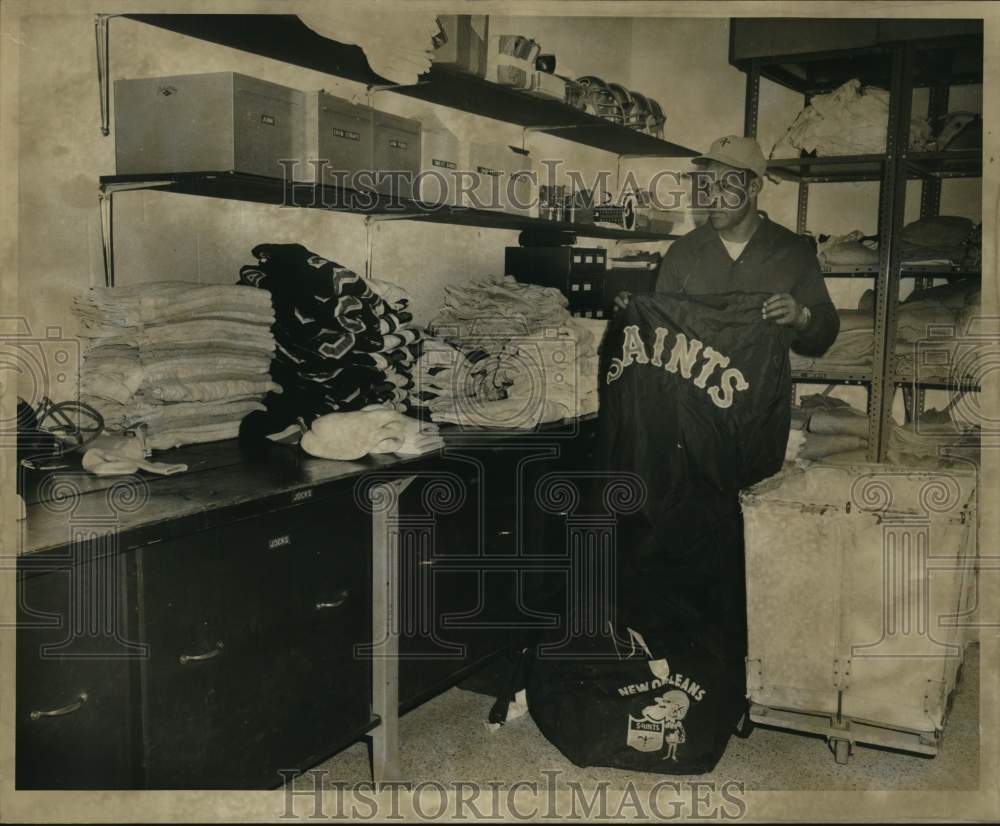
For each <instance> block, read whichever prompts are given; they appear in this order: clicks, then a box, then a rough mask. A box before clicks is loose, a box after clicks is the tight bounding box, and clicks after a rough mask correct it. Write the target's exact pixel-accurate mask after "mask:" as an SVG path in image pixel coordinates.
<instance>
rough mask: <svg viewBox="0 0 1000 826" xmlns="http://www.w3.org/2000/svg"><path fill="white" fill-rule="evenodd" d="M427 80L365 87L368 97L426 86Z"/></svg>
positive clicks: (376, 84) (372, 84) (375, 84)
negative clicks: (378, 93)
mask: <svg viewBox="0 0 1000 826" xmlns="http://www.w3.org/2000/svg"><path fill="white" fill-rule="evenodd" d="M428 83H430V81H429V80H418V81H417V82H416V83H369V84H368V85H367V86H365V92H366V93H367V94H368V95H374V94H375V93H376V92H391V91H392V90H393V89H412V88H413V87H414V86H426V85H427V84H428Z"/></svg>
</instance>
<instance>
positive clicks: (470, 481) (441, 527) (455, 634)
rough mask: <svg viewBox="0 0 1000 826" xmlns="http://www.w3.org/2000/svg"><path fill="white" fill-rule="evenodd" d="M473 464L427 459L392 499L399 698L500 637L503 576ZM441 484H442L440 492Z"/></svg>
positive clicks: (438, 679) (409, 697)
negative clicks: (395, 508)
mask: <svg viewBox="0 0 1000 826" xmlns="http://www.w3.org/2000/svg"><path fill="white" fill-rule="evenodd" d="M478 473H479V469H478V468H477V467H471V466H469V465H467V464H464V463H460V462H442V463H440V464H438V465H435V466H433V467H431V468H428V470H427V471H426V472H424V473H422V474H421V475H420V476H418V477H417V478H416V479H415V480H414V481H413V483H412V484H411V485H410V486H409V487H407V488H406V490H405V491H404V492H403V494H402V496H401V497H400V501H399V520H400V521H399V530H400V539H399V547H400V555H399V564H400V579H399V584H400V589H399V601H400V611H399V616H400V640H399V650H400V665H399V683H400V684H399V697H400V703H401V704H402V705H404V706H407V705H411V704H412V703H414V702H415V701H417V700H418V699H419V698H421V697H423V696H426V695H427V694H430V693H433V692H434V691H435V690H438V689H441V688H444V687H445V686H447V685H448V684H449V683H451V682H453V681H454V678H455V676H456V675H457V674H458V673H459V672H461V671H462V670H463V669H465V668H467V667H468V666H469V665H471V664H473V663H475V662H476V661H478V660H480V659H482V658H483V657H485V656H487V655H489V654H490V653H493V652H494V651H497V650H499V649H500V648H501V647H502V646H503V644H504V640H505V634H506V629H505V628H503V627H502V618H503V615H504V612H505V610H506V605H505V597H504V596H503V595H501V594H500V593H498V588H499V587H502V586H505V585H506V583H507V581H508V579H509V578H508V577H506V576H505V574H504V572H503V571H500V570H498V569H497V566H496V565H495V564H494V562H493V561H491V559H490V557H489V555H488V554H487V553H486V548H487V543H486V542H485V533H484V531H485V521H484V502H483V498H482V494H481V489H482V484H481V480H480V479H479V476H478ZM445 491H448V493H447V494H446V493H445Z"/></svg>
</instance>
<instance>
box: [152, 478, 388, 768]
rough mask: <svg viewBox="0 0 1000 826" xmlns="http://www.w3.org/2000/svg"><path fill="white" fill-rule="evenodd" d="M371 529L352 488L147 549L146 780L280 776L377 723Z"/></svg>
mask: <svg viewBox="0 0 1000 826" xmlns="http://www.w3.org/2000/svg"><path fill="white" fill-rule="evenodd" d="M332 526H336V530H332V529H331V528H332ZM370 535H371V530H370V516H368V515H366V514H364V513H362V512H361V511H359V510H358V509H357V508H356V507H355V506H354V502H353V499H352V498H350V497H348V496H345V497H341V498H338V499H335V500H324V501H319V502H314V503H310V504H306V505H301V506H299V507H295V508H291V509H287V510H283V511H276V512H273V513H269V514H265V515H262V516H260V517H255V518H254V519H251V520H247V521H245V522H239V523H236V524H234V525H231V526H228V527H227V528H225V529H220V530H218V531H207V532H204V533H201V534H197V535H195V536H192V537H188V538H186V539H185V540H183V541H177V542H174V543H170V544H169V545H165V546H162V547H156V548H150V549H143V551H142V554H143V556H142V564H141V567H140V573H141V582H142V594H143V613H144V617H145V631H146V634H147V641H148V643H149V645H150V657H149V659H148V661H147V662H145V663H144V667H143V670H142V690H143V700H144V726H145V731H146V745H147V751H146V764H147V766H146V767H147V775H148V781H147V782H148V785H149V786H151V787H154V788H268V787H273V786H276V785H277V784H278V783H279V782H280V779H281V778H280V776H279V775H278V773H277V772H278V770H279V769H284V768H297V767H300V766H301V765H303V763H304V761H305V759H306V758H308V757H309V756H311V755H316V754H319V755H322V754H324V753H326V752H328V751H330V750H331V749H332V748H335V747H337V746H341V745H345V744H346V743H347V742H350V741H351V740H352V739H355V738H356V737H357V736H359V735H360V733H361V732H363V731H364V730H365V729H366V728H367V725H368V721H369V719H370V704H369V696H370V682H371V677H370V673H371V664H370V661H368V660H362V659H357V658H355V656H354V647H355V645H356V644H358V643H364V642H366V641H368V640H369V639H370V636H371V634H370V628H371V620H370V614H371V598H370V551H369V550H368V549H369V548H370Z"/></svg>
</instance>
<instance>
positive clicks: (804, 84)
mask: <svg viewBox="0 0 1000 826" xmlns="http://www.w3.org/2000/svg"><path fill="white" fill-rule="evenodd" d="M747 22H750V21H747ZM802 22H803V23H805V25H806V26H807V27H813V31H815V28H814V27H815V21H814V20H808V21H802ZM868 22H871V21H868ZM906 22H908V21H895V22H894V23H893V24H892V25H894V26H897V27H898V26H899V25H900V24H905V23H906ZM920 22H921V23H926V22H927V21H920ZM977 22H979V26H978V33H975V32H970V31H969V27H970V26H975V25H976V23H977ZM782 23H784V24H786V25H787V24H789V23H794V21H790V20H784V21H779V25H781V24H782ZM940 24H941V25H939V29H940V31H938V32H935V33H934V34H935V36H934V38H933V39H927V38H926V37H924V38H922V39H918V40H913V41H912V43H913V46H914V53H915V54H914V57H915V59H914V66H913V69H914V71H913V76H912V78H911V83H912V86H913V87H926V86H935V85H939V84H941V83H946V84H948V85H951V86H958V85H964V84H976V83H982V82H983V35H982V22H981V21H974V20H963V21H954V20H943V21H940ZM956 24H957V25H956ZM766 25H767V27H768V29H769V30H770V31H771V32H772V33H773V31H774V21H773V20H769V21H767V23H766ZM834 25H836V24H835V23H834ZM779 36H780V35H779ZM870 36H871V38H872V40H875V39H878V40H879V41H881V42H879V43H870V44H869V45H863V46H856V47H853V48H852V47H850V46H847V44H846V42H843V40H842V39H841V40H839V41H837V43H836V45H837V46H839V47H840V48H836V49H834V50H831V51H811V52H805V51H804V52H803V53H801V54H795V53H788V49H789V48H790V47H785V53H778V52H779V47H775V49H774V52H773V53H771V54H766V55H759V56H756V57H752V58H751V57H742V58H738V59H733V58H732V56H731V58H730V62H731V63H732V64H733V65H734V66H736V67H737V68H738V69H740V70H741V71H743V72H747V73H749V72H750V71H751V69H752V64H753V63H754V62H756V63H757V65H758V66H759V70H760V76H761V77H766V78H767V79H768V80H771V81H773V82H774V83H777V84H779V85H781V86H784V87H786V88H787V89H791V90H793V91H795V92H799V93H801V94H810V95H811V94H821V93H824V92H830V91H832V90H834V89H836V88H837V87H838V86H841V85H842V84H844V83H846V82H847V81H848V80H851V79H854V78H857V79H858V80H860V81H861V82H862V84H864V85H866V86H878V87H880V88H882V89H888V88H889V87H890V86H891V85H892V50H893V41H895V42H901V41H904V40H911V39H912V35H908V34H905V33H902V32H899V31H897V32H895V33H892V32H887V33H885V34H884V35H879V36H877V37H876V36H874V35H873V34H872V35H870ZM845 58H847V59H845Z"/></svg>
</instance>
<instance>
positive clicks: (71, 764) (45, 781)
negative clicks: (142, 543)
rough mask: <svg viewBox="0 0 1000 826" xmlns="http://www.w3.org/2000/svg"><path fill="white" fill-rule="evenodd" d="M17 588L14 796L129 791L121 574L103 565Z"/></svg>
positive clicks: (28, 577)
mask: <svg viewBox="0 0 1000 826" xmlns="http://www.w3.org/2000/svg"><path fill="white" fill-rule="evenodd" d="M116 574H119V576H120V578H117V579H112V580H111V581H109V580H108V577H109V576H111V577H114V576H115V575H116ZM17 580H18V605H17V622H18V628H17V642H16V657H17V687H16V695H15V696H16V707H15V725H14V729H15V753H16V756H17V760H16V771H15V786H16V788H18V789H126V788H130V787H134V786H135V785H136V783H137V782H138V781H139V773H138V769H137V765H136V761H135V759H134V749H133V743H134V737H135V734H136V733H137V727H138V718H137V715H136V714H135V709H136V706H135V704H134V703H133V699H134V695H133V691H132V685H131V683H130V668H131V666H132V664H133V663H134V659H133V658H134V657H136V656H138V655H139V653H140V652H139V650H138V649H137V648H136V647H135V646H133V645H131V644H130V641H129V635H130V633H131V631H132V624H131V619H132V616H134V612H133V611H132V610H130V609H131V608H132V607H134V606H130V605H129V597H130V592H129V590H128V589H127V582H126V580H127V576H126V574H125V573H124V572H117V571H115V570H114V566H113V565H112V564H111V560H110V558H107V557H106V558H104V559H102V560H100V561H97V562H89V563H86V564H83V565H76V566H73V565H69V564H68V563H67V564H66V565H65V566H57V570H50V571H48V572H45V573H35V572H33V571H31V570H28V569H22V570H20V571H19V572H18V577H17ZM105 586H107V587H105Z"/></svg>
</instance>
